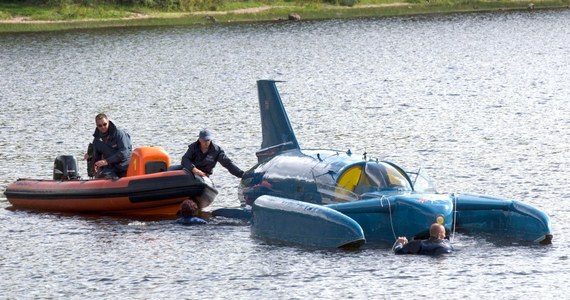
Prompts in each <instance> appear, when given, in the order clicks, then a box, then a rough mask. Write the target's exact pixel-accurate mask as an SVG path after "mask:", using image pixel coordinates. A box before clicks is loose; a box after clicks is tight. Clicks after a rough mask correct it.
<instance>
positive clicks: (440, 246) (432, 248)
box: [392, 223, 453, 255]
mask: <svg viewBox="0 0 570 300" xmlns="http://www.w3.org/2000/svg"><path fill="white" fill-rule="evenodd" d="M392 250H393V251H394V253H396V254H425V255H440V254H445V253H451V252H452V251H453V247H452V246H451V244H450V243H449V241H448V240H446V239H445V227H443V225H440V224H437V223H433V224H432V225H431V226H430V228H429V239H427V240H413V241H411V242H408V239H407V238H406V237H398V239H397V240H396V243H394V246H393V247H392Z"/></svg>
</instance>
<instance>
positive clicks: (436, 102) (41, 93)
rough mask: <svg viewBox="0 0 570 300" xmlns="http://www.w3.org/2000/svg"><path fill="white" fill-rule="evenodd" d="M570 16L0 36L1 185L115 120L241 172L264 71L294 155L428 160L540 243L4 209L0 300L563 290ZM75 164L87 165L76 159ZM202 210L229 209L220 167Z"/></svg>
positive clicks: (229, 181) (35, 170)
mask: <svg viewBox="0 0 570 300" xmlns="http://www.w3.org/2000/svg"><path fill="white" fill-rule="evenodd" d="M569 40H570V10H560V11H534V12H526V11H525V12H516V13H485V14H465V15H448V16H429V17H427V16H416V17H401V18H381V19H363V20H351V21H346V20H343V21H322V22H301V23H279V24H249V25H234V26H224V25H215V26H206V27H194V28H192V27H168V28H138V29H131V28H129V29H109V30H88V31H73V32H58V33H38V34H35V33H34V34H14V35H12V34H3V35H0V66H1V67H0V78H1V79H0V102H1V103H2V109H1V113H0V149H1V150H0V191H2V192H3V191H4V189H5V187H6V185H7V184H8V183H10V182H12V181H15V180H16V179H18V178H22V177H28V178H50V177H51V174H52V173H51V172H52V166H53V160H54V158H55V157H56V156H57V155H61V154H70V155H75V156H76V157H77V158H80V157H82V156H83V153H84V151H85V150H86V149H85V148H86V145H87V144H88V143H89V142H90V140H91V138H90V137H91V134H92V133H93V131H94V129H95V126H94V122H93V117H94V116H95V115H96V114H97V113H98V112H101V111H105V112H107V113H108V115H109V117H110V118H111V120H113V121H114V122H115V123H116V124H117V125H118V126H119V127H123V128H126V129H128V130H129V131H130V133H131V137H132V141H133V144H134V146H144V145H156V146H162V147H163V148H164V149H165V150H166V151H167V152H168V153H169V154H170V155H171V157H172V159H173V162H174V163H178V162H179V160H180V158H181V156H182V154H184V152H185V150H186V147H187V144H188V143H190V142H191V141H193V140H194V139H195V137H196V135H197V133H198V131H199V130H200V129H202V128H204V127H207V128H210V129H211V130H212V131H213V134H214V139H215V141H216V142H218V143H219V144H220V145H221V146H222V147H223V148H224V149H225V150H226V152H227V153H228V155H230V157H232V158H233V159H234V160H235V161H236V163H237V164H238V165H240V166H241V167H242V168H243V169H247V168H249V167H251V166H253V165H254V163H255V161H256V158H255V154H254V153H255V151H256V150H257V149H259V146H260V144H261V127H260V121H259V111H258V107H257V93H256V80H258V79H277V80H284V81H286V83H282V84H280V85H279V88H280V90H281V92H282V98H283V100H284V103H285V106H286V109H287V110H288V112H289V115H290V118H291V121H292V124H293V128H294V130H295V131H296V134H297V138H298V140H299V142H300V143H301V145H302V147H304V148H323V147H324V148H335V149H349V148H350V149H351V150H352V151H353V152H354V153H363V152H367V153H368V155H369V156H370V155H372V156H377V157H380V158H384V159H387V160H390V161H393V162H395V163H397V164H399V165H401V166H402V167H404V168H406V169H409V170H417V168H418V167H420V166H422V167H423V168H424V169H426V170H428V171H429V173H430V174H431V175H432V177H433V178H434V179H435V180H436V181H437V182H438V184H439V185H438V187H439V191H441V192H476V193H482V194H491V195H496V196H503V197H508V198H515V199H520V200H522V201H524V202H526V203H529V204H532V205H534V206H536V207H538V208H540V209H543V210H544V211H546V212H547V213H548V214H549V215H550V216H551V219H552V227H553V233H554V240H553V244H552V245H550V246H537V245H531V246H529V245H518V244H512V243H508V242H501V241H497V240H488V239H485V238H483V237H473V236H465V235H459V234H456V235H454V237H453V243H454V244H455V247H456V248H457V249H458V251H456V252H455V253H454V254H452V255H449V256H446V257H444V258H430V257H418V256H395V255H393V254H392V253H391V251H390V249H387V248H385V247H372V246H368V247H364V248H363V249H361V250H359V251H342V250H318V249H317V250H316V249H306V248H302V247H296V246H288V245H274V244H269V243H266V242H264V241H261V240H257V239H254V238H252V237H251V236H250V231H249V227H248V226H247V224H242V223H239V222H229V221H224V220H214V221H212V223H211V224H209V225H206V226H194V227H187V226H186V227H185V226H180V225H175V224H173V223H172V222H171V221H157V222H143V221H137V220H129V219H118V218H111V217H97V216H74V215H63V214H55V213H32V212H27V211H12V210H8V209H6V208H7V207H9V203H8V202H7V201H6V199H5V197H4V195H3V194H2V195H0V228H1V229H0V240H1V246H0V298H2V299H6V298H8V299H12V298H14V299H23V298H50V299H53V298H71V299H100V298H101V299H104V298H108V299H120V298H134V299H163V298H166V299H169V298H170V299H172V298H176V299H203V298H205V299H209V298H212V299H222V298H230V299H244V298H257V299H269V298H271V299H274V298H275V299H306V298H318V299H343V298H355V299H364V298H371V299H382V298H394V299H399V298H418V297H422V296H423V297H430V298H432V297H433V296H434V295H436V297H438V298H441V297H444V298H453V299H459V298H477V299H480V298H485V297H494V298H501V299H521V298H526V299H536V298H537V297H541V298H544V297H546V298H554V297H566V295H567V294H568V291H569V289H570V288H569V286H570V264H569V262H568V260H569V254H570V250H569V249H570V239H569V237H568V232H569V231H570V202H569V198H570V187H569V185H568V182H570V172H568V170H569V169H570V155H569V148H570V108H569V105H568V98H569V96H570V47H568V41H569ZM80 163H81V167H82V169H81V173H82V175H83V176H86V175H85V174H86V170H85V165H84V162H83V161H80ZM212 179H213V180H214V182H215V183H216V185H217V187H218V189H219V190H220V195H219V197H218V198H217V200H216V201H215V202H214V203H213V206H212V207H211V208H218V207H227V206H238V205H239V202H238V199H237V186H238V183H239V182H238V180H237V179H236V178H234V177H232V176H231V175H230V174H229V173H228V172H227V171H226V170H225V169H223V168H222V167H221V166H218V167H217V168H216V170H215V172H214V175H213V176H212Z"/></svg>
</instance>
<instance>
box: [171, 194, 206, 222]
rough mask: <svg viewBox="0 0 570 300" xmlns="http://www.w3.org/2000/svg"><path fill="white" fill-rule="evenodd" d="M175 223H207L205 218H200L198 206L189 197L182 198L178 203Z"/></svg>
mask: <svg viewBox="0 0 570 300" xmlns="http://www.w3.org/2000/svg"><path fill="white" fill-rule="evenodd" d="M176 223H179V224H183V225H194V224H196V225H200V224H207V223H208V222H206V220H204V219H202V218H200V206H198V204H197V203H196V202H195V201H194V200H191V199H187V200H184V202H182V204H180V218H178V219H177V220H176Z"/></svg>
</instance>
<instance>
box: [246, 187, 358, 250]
mask: <svg viewBox="0 0 570 300" xmlns="http://www.w3.org/2000/svg"><path fill="white" fill-rule="evenodd" d="M252 212H253V213H252V215H253V219H252V229H251V230H252V234H253V235H254V236H257V237H259V238H262V239H266V240H271V241H279V242H285V243H293V244H299V245H304V246H310V247H319V248H340V247H342V248H358V247H359V246H361V245H362V244H364V243H365V242H366V240H365V238H364V232H363V231H362V228H361V227H360V225H359V224H358V223H357V222H356V221H354V220H353V219H351V218H350V217H348V216H346V215H344V214H342V213H340V212H338V211H336V210H333V209H330V208H328V207H326V206H322V205H316V204H311V203H307V202H301V201H296V200H291V199H285V198H280V197H273V196H261V197H259V198H257V200H256V201H255V203H254V204H253V207H252Z"/></svg>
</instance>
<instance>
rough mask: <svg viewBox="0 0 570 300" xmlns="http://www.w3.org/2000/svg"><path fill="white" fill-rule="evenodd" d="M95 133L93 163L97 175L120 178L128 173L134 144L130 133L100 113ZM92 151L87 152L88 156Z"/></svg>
mask: <svg viewBox="0 0 570 300" xmlns="http://www.w3.org/2000/svg"><path fill="white" fill-rule="evenodd" d="M95 124H96V125H97V128H96V129H95V132H94V133H93V153H92V159H93V165H94V168H95V177H97V178H118V177H123V176H125V175H126V174H127V169H128V168H129V163H130V161H131V153H132V151H133V146H132V145H131V137H130V136H129V134H128V133H127V132H126V131H124V130H122V129H120V128H117V127H116V126H115V124H113V122H111V121H109V118H107V115H106V114H104V113H100V114H98V115H97V116H96V117H95ZM89 154H90V153H88V154H86V157H87V156H88V155H89Z"/></svg>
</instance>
